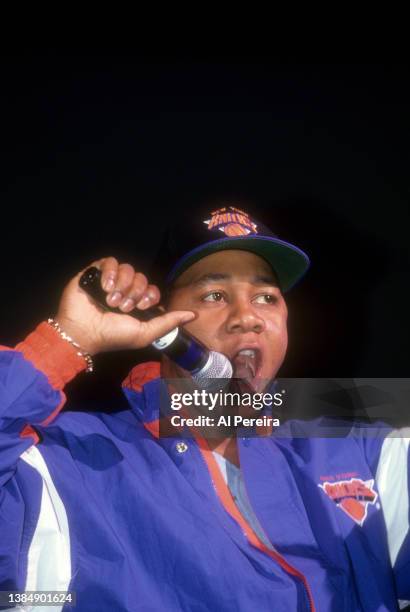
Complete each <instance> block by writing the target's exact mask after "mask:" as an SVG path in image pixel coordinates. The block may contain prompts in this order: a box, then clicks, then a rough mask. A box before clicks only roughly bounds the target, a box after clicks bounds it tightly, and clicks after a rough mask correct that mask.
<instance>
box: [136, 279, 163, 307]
mask: <svg viewBox="0 0 410 612" xmlns="http://www.w3.org/2000/svg"><path fill="white" fill-rule="evenodd" d="M160 299H161V293H160V290H159V289H158V287H157V286H156V285H148V287H147V288H146V289H145V291H144V294H143V295H142V296H141V298H140V300H139V301H138V302H137V308H139V309H140V310H145V309H146V308H150V306H154V305H155V304H158V303H159V301H160Z"/></svg>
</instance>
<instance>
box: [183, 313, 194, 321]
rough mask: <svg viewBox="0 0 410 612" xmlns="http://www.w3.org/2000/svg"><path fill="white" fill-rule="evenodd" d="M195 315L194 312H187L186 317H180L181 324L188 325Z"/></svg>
mask: <svg viewBox="0 0 410 612" xmlns="http://www.w3.org/2000/svg"><path fill="white" fill-rule="evenodd" d="M195 317H196V315H195V313H194V312H188V313H187V314H186V315H184V316H183V317H182V323H188V322H189V321H192V320H193V319H195Z"/></svg>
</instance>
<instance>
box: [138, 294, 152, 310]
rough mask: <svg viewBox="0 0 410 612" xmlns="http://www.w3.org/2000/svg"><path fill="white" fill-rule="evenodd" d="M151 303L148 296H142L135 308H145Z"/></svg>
mask: <svg viewBox="0 0 410 612" xmlns="http://www.w3.org/2000/svg"><path fill="white" fill-rule="evenodd" d="M150 303H151V300H150V299H149V297H148V296H146V295H144V297H143V298H141V299H140V301H139V302H138V304H137V308H146V307H147V306H148V305H149V304H150Z"/></svg>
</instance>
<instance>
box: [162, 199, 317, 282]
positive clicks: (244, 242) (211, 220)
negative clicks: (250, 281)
mask: <svg viewBox="0 0 410 612" xmlns="http://www.w3.org/2000/svg"><path fill="white" fill-rule="evenodd" d="M227 249H239V250H243V251H250V252H251V253H255V254H256V255H259V256H260V257H262V258H263V259H265V260H266V261H267V262H268V263H269V264H270V265H271V267H272V269H273V270H274V272H275V273H276V276H277V278H278V281H279V285H280V287H281V289H282V291H288V290H289V289H291V288H292V287H293V286H294V285H295V284H296V283H297V282H298V281H299V280H300V279H301V278H302V277H303V276H304V274H305V273H306V271H307V270H308V268H309V265H310V260H309V257H308V255H307V254H306V253H304V251H302V250H301V249H300V248H299V247H297V246H295V245H293V244H291V243H289V242H285V241H284V240H281V239H280V238H278V236H277V235H276V234H274V233H273V232H272V231H271V230H270V229H269V228H268V227H266V225H264V224H263V223H261V222H259V221H257V220H256V219H254V218H253V217H252V216H251V215H250V214H249V213H247V212H245V211H244V210H243V209H242V208H238V207H236V206H234V205H226V206H221V207H220V208H214V209H213V210H211V209H210V210H209V211H206V212H204V213H203V214H200V213H195V214H194V215H192V217H190V218H189V217H188V215H185V216H184V217H183V218H182V219H181V218H180V219H179V222H178V223H177V224H175V225H173V226H172V227H171V228H169V230H168V232H167V234H166V236H165V239H164V241H163V244H162V246H161V248H160V251H159V254H158V256H157V260H156V263H155V268H156V269H157V270H161V277H162V281H163V282H162V283H161V284H162V285H163V286H165V287H167V286H170V285H171V284H172V283H173V282H174V281H175V280H176V279H177V278H178V277H179V276H180V275H181V274H182V273H183V272H184V271H185V270H187V269H188V268H189V267H190V266H192V265H193V264H194V263H196V262H197V261H199V260H200V259H202V258H203V257H206V256H207V255H211V254H212V253H217V252H219V251H224V250H227Z"/></svg>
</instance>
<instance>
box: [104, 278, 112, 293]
mask: <svg viewBox="0 0 410 612" xmlns="http://www.w3.org/2000/svg"><path fill="white" fill-rule="evenodd" d="M104 289H105V290H106V291H111V289H114V279H112V278H108V279H107V280H106V281H105V283H104Z"/></svg>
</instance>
